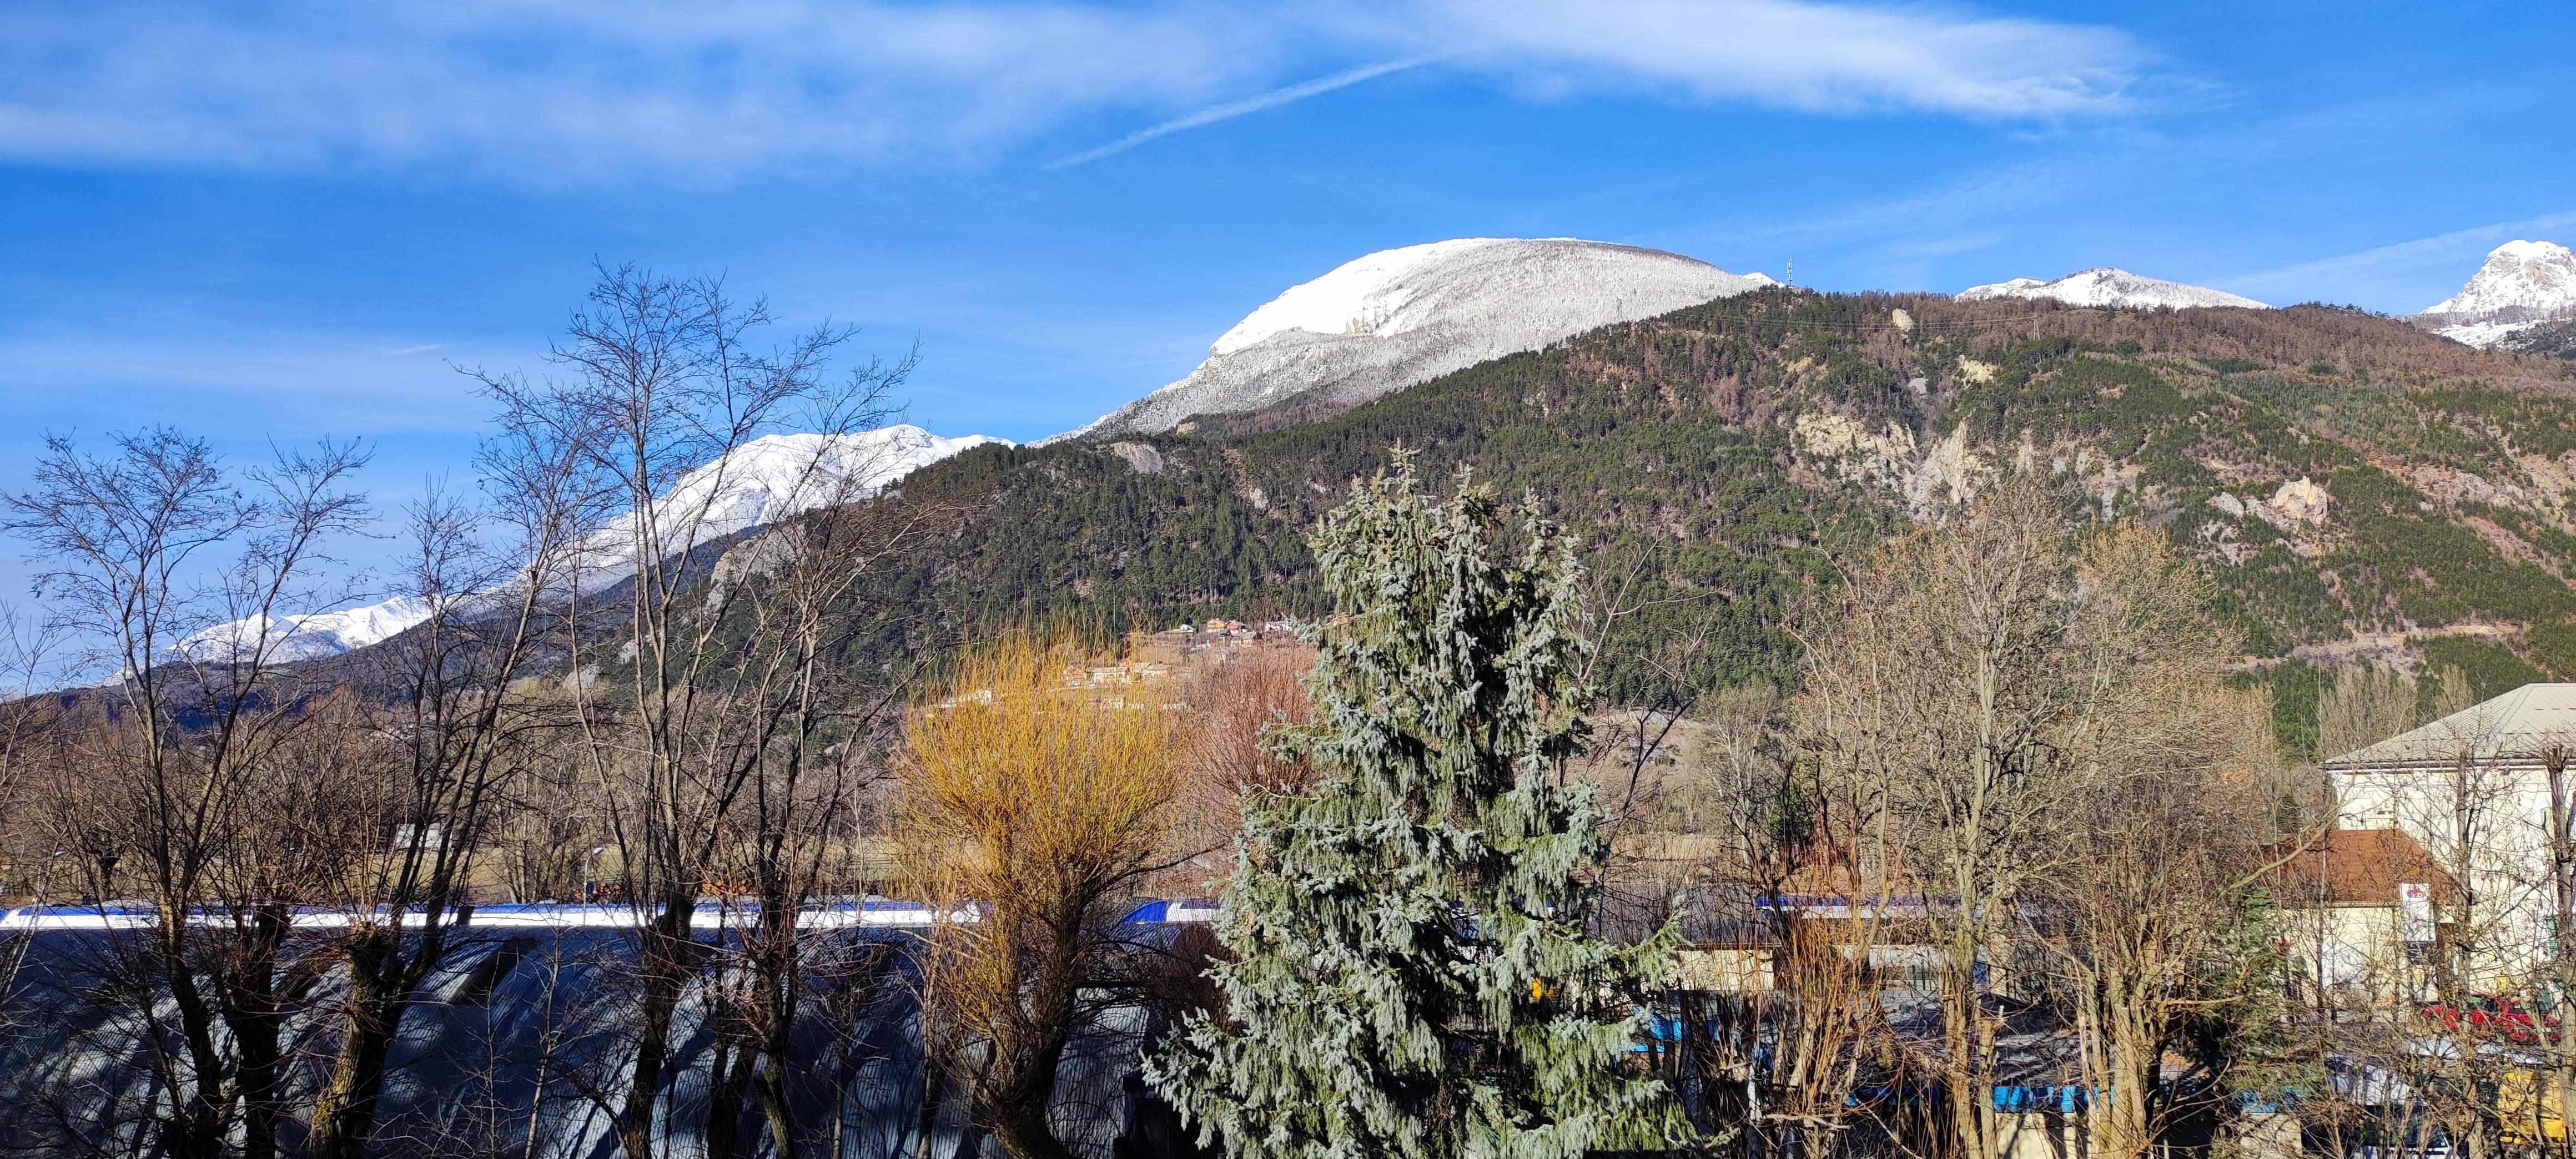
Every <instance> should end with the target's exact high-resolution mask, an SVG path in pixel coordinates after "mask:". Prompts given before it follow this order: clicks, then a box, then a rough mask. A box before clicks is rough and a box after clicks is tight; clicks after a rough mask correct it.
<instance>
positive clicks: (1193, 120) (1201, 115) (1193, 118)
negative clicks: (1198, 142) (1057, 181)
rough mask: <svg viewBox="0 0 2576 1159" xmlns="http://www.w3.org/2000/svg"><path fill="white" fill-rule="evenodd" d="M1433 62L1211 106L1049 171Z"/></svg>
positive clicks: (1393, 64)
mask: <svg viewBox="0 0 2576 1159" xmlns="http://www.w3.org/2000/svg"><path fill="white" fill-rule="evenodd" d="M1429 60H1430V58H1429V57H1420V56H1417V57H1413V58H1410V59H1407V60H1390V61H1386V62H1383V63H1380V64H1364V65H1361V66H1359V67H1358V68H1351V69H1344V70H1342V71H1340V72H1337V73H1334V74H1333V75H1331V76H1326V77H1317V78H1316V79H1314V80H1310V81H1306V82H1304V83H1302V84H1293V85H1289V86H1287V87H1286V88H1277V89H1272V90H1270V91H1269V92H1266V93H1263V94H1261V95H1260V96H1257V97H1250V98H1247V99H1245V100H1240V101H1227V102H1225V103H1224V104H1221V105H1210V106H1208V107H1206V108H1204V109H1200V110H1199V111H1197V112H1195V113H1191V114H1189V115H1188V116H1183V117H1174V118H1172V119H1171V120H1168V121H1165V122H1163V123H1162V124H1159V125H1154V126H1151V127H1148V128H1143V129H1138V130H1136V131H1135V132H1133V133H1129V134H1127V135H1126V136H1124V137H1120V138H1118V139H1117V140H1115V141H1111V142H1110V143H1108V144H1106V145H1102V146H1100V147H1099V148H1097V149H1085V150H1083V151H1082V152H1079V153H1076V154H1073V155H1072V156H1070V157H1062V158H1058V159H1056V160H1054V161H1050V162H1048V163H1047V165H1046V168H1048V169H1065V168H1070V167H1072V166H1075V165H1084V164H1089V163H1090V162H1093V161H1097V160H1100V159H1101V158H1103V157H1108V156H1112V155H1115V154H1119V153H1124V152H1126V151H1128V150H1129V149H1133V148H1135V147H1136V146H1138V145H1142V144H1144V143H1145V142H1147V141H1151V140H1154V139H1155V138H1157V137H1168V136H1171V135H1172V134H1174V133H1177V132H1180V131H1181V130H1183V129H1195V128H1198V127H1199V126H1201V125H1213V124H1215V123H1217V122H1218V121H1224V120H1231V119H1233V118H1235V117H1240V116H1242V115H1244V114H1245V113H1257V112H1260V111H1261V110H1263V109H1275V108H1278V107H1279V106H1281V105H1285V104H1289V103H1292V102H1295V101H1302V100H1305V99H1306V98H1308V97H1313V96H1321V95H1323V94H1325V93H1329V92H1331V91H1333V90H1334V89H1340V88H1348V87H1350V86H1352V85H1355V84H1358V83H1360V82H1361V81H1364V80H1374V79H1376V78H1378V77H1382V76H1385V75H1386V74H1388V73H1391V72H1401V71H1403V70H1405V69H1408V68H1413V67H1415V66H1417V65H1421V64H1425V63H1428V61H1429Z"/></svg>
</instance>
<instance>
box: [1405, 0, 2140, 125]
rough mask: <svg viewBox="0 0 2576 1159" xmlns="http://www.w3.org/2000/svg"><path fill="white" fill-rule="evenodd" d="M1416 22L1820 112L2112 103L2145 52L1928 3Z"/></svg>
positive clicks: (1604, 81)
mask: <svg viewBox="0 0 2576 1159" xmlns="http://www.w3.org/2000/svg"><path fill="white" fill-rule="evenodd" d="M1412 21H1413V22H1414V24H1415V25H1416V26H1417V27H1418V28H1419V29H1421V35H1423V36H1424V37H1425V38H1426V39H1429V40H1431V41H1433V42H1436V43H1441V44H1445V45H1448V46H1450V47H1451V49H1452V50H1453V51H1454V52H1455V53H1456V54H1457V56H1458V57H1459V58H1460V59H1461V60H1462V61H1463V62H1467V63H1470V64H1474V63H1482V64H1485V65H1487V66H1488V67H1491V68H1494V69H1496V70H1498V71H1501V72H1503V73H1506V74H1509V75H1523V76H1530V77H1532V78H1533V79H1535V80H1538V81H1540V82H1542V83H1550V82H1552V83H1556V84H1563V85H1568V86H1584V85H1595V86H1597V85H1610V86H1621V87H1644V88H1649V89H1662V90H1669V91H1672V92H1676V93H1680V94H1683V95H1687V96H1692V97H1699V98H1707V99H1721V100H1744V101H1752V102H1757V103H1761V104H1768V105H1775V106H1782V107H1787V108H1793V109H1803V110H1809V111H1815V112H1837V113H1843V112H1860V111H1867V110H1872V109H1918V110H1929V111H1933V112H1942V113H1957V114H1966V115H1972V116H1980V117H1999V118H2024V117H2061V116H2069V115H2079V114H2089V113H2106V112H2118V111H2122V110H2124V109H2126V108H2127V107H2128V106H2129V104H2130V102H2131V98H2130V97H2129V96H2128V95H2127V89H2128V87H2129V85H2130V84H2131V82H2132V81H2134V80H2135V79H2136V77H2137V75H2138V72H2139V70H2140V69H2141V68H2142V67H2144V65H2145V64H2146V63H2147V56H2148V54H2147V53H2146V52H2145V51H2144V50H2143V49H2142V48H2141V47H2140V46H2139V45H2138V44H2137V43H2136V42H2135V41H2134V40H2133V39H2132V38H2131V37H2129V36H2127V35H2126V34H2124V33H2121V32H2119V31H2117V30H2114V29H2109V28H2103V27H2098V26H2089V25H2078V24H2066V23H2060V22H2056V21H2045V20H2029V19H2021V18H2008V17H1992V16H1982V15H1978V14H1976V13H1974V12H1970V11H1966V10H1963V9H1960V8H1956V7H1942V6H1934V5H1925V4H1904V5H1894V4H1848V3H1819V2H1814V0H1613V2H1608V3H1597V2H1596V3H1584V2H1581V0H1423V2H1421V3H1419V4H1417V5H1415V8H1414V14H1413V16H1412Z"/></svg>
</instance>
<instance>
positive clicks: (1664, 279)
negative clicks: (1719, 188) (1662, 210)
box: [1040, 237, 1776, 443]
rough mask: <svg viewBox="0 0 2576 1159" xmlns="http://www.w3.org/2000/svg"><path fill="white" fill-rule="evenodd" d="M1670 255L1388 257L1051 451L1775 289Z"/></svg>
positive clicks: (1330, 279) (1501, 251) (1441, 253)
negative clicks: (1075, 441)
mask: <svg viewBox="0 0 2576 1159" xmlns="http://www.w3.org/2000/svg"><path fill="white" fill-rule="evenodd" d="M1774 284H1776V283H1774V282H1773V281H1772V280H1771V279H1770V278H1769V277H1767V276H1765V275H1762V274H1731V273H1728V272H1726V271H1725V270H1721V269H1719V268H1717V267H1716V266H1712V265H1710V264H1708V263H1706V262H1703V261H1700V260H1698V259H1696V258H1687V257H1683V256H1682V255H1680V254H1673V253H1665V252H1664V251H1662V250H1651V249H1640V248H1637V247H1635V246H1624V245H1611V244H1609V243H1607V242H1597V241H1579V240H1576V239H1573V238H1539V239H1529V238H1500V237H1471V238H1459V239H1456V240H1453V241H1440V242H1431V243H1429V244H1426V245H1412V246H1405V247H1403V248H1401V249H1391V250H1381V251H1379V252H1377V253H1373V254H1369V255H1367V256H1365V257H1360V258H1356V259H1353V260H1351V261H1348V262H1345V263H1343V264H1342V265H1340V266H1336V267H1334V268H1333V270H1332V271H1330V272H1328V273H1326V274H1324V275H1323V276H1322V277H1319V278H1316V279H1315V280H1313V281H1311V282H1305V283H1302V284H1299V285H1296V286H1291V287H1289V289H1288V291H1287V292H1286V293H1283V294H1281V295H1279V296H1278V297H1276V298H1273V299H1271V300H1270V301H1269V302H1268V303H1266V304H1264V305H1263V306H1262V307H1261V308H1260V309H1257V310H1254V311H1253V312H1252V313H1251V314H1249V315H1246V316H1245V317H1244V319H1243V320H1242V321H1241V322H1237V323H1235V325H1234V327H1233V328H1232V329H1230V330H1227V331H1226V332H1225V333H1224V334H1221V335H1219V336H1217V340H1216V342H1215V343H1214V344H1212V345H1210V346H1209V347H1208V356H1207V360H1206V361H1204V362H1201V363H1199V365H1198V368H1197V369H1195V370H1192V371H1191V372H1190V373H1189V376H1188V377H1186V378H1183V379H1181V380H1180V381H1178V382H1174V383H1172V384H1170V385H1168V386H1165V387H1163V388H1162V389H1161V390H1157V391H1155V392H1153V393H1152V394H1148V395H1146V396H1145V397H1143V398H1140V399H1137V400H1136V401H1134V402H1131V403H1128V404H1127V405H1125V406H1122V407H1120V408H1118V409H1117V410H1115V411H1112V412H1110V413H1108V414H1106V415H1102V416H1101V417H1100V418H1099V419H1097V420H1095V421H1093V422H1092V423H1090V424H1088V425H1085V426H1083V427H1080V428H1078V429H1075V430H1070V431H1066V432H1064V433H1063V434H1060V435H1054V436H1051V437H1049V438H1047V439H1042V440H1040V442H1041V443H1046V442H1055V441H1057V440H1061V439H1107V438H1114V437H1117V436H1120V435H1134V434H1155V433H1159V432H1162V431H1168V430H1171V429H1172V428H1173V427H1174V426H1176V425H1178V424H1179V423H1180V422H1181V421H1182V420H1184V419H1186V418H1188V417H1189V416H1191V415H1200V414H1237V413H1241V412H1245V411H1253V410H1259V409H1261V408H1263V407H1266V406H1269V405H1271V404H1273V403H1277V402H1281V401H1284V400H1286V399H1289V398H1292V397H1296V396H1298V395H1303V394H1306V393H1308V392H1310V391H1320V392H1322V393H1323V396H1324V401H1326V402H1329V403H1333V404H1337V405H1340V406H1350V405H1355V404H1357V403H1361V402H1365V401H1367V400H1369V399H1372V398H1376V397H1378V396H1379V395H1382V394H1386V393H1388V392H1390V391H1396V390H1402V389H1404V388H1405V387H1408V386H1413V385H1415V384H1418V383H1423V382H1428V381H1430V380H1432V379H1434V378H1438V377H1440V376H1441V375H1444V374H1447V373H1449V372H1451V371H1454V370H1464V369H1466V368H1467V367H1470V366H1473V365H1475V364H1477V363H1479V362H1485V361H1489V360H1492V359H1495V358H1500V357H1502V356H1504V355H1506V354H1515V353H1519V352H1520V351H1524V350H1536V349H1538V348H1540V347H1543V346H1546V345H1548V344H1549V343H1551V342H1558V341H1562V340H1564V339H1567V338H1571V337H1573V336H1575V335H1577V334H1581V333H1583V332H1584V331H1587V330H1592V329H1597V328H1599V327H1602V326H1607V325H1610V324H1611V323H1614V322H1629V321H1635V320H1637V319H1641V318H1652V317H1654V316H1656V315H1658V314H1667V313H1670V312H1672V311H1674V310H1678V309H1681V308H1682V307H1684V306H1696V305H1698V304H1700V303H1702V302H1705V301H1708V300H1709V299H1711V298H1723V297H1728V296H1730V295H1734V294H1741V293H1744V292H1745V291H1747V290H1754V289H1759V288H1761V287H1763V286H1768V285H1774Z"/></svg>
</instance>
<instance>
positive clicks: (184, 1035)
mask: <svg viewBox="0 0 2576 1159" xmlns="http://www.w3.org/2000/svg"><path fill="white" fill-rule="evenodd" d="M186 922H187V913H186V911H185V910H182V909H174V908H173V907H170V906H167V905H165V906H163V907H162V908H161V934H160V937H159V938H158V939H157V940H156V941H157V946H158V949H159V951H160V959H161V962H160V965H161V971H162V973H163V974H164V975H166V979H167V982H168V984H169V987H170V1004H171V1005H172V1006H174V1007H176V1008H177V1009H178V1012H179V1036H180V1039H181V1041H182V1042H183V1043H184V1044H185V1045H186V1046H187V1048H188V1066H189V1071H190V1073H189V1075H188V1092H187V1095H186V1098H185V1101H184V1103H183V1105H182V1107H181V1109H180V1111H179V1116H178V1119H179V1121H178V1122H177V1123H176V1124H174V1126H175V1127H176V1131H175V1132H174V1135H173V1138H172V1139H171V1143H172V1146H171V1147H170V1152H171V1153H172V1154H173V1155H177V1156H180V1157H181V1159H214V1157H215V1156H217V1155H219V1154H221V1153H222V1146H223V1143H222V1132H223V1120H224V1104H225V1103H226V1102H227V1101H228V1100H227V1099H226V1098H225V1096H224V1089H223V1088H224V1060H223V1055H222V1054H221V1053H219V1052H218V1051H216V1049H215V1030H214V1019H215V1015H214V1012H213V1011H212V1010H211V1009H209V1008H208V1006H207V1004H206V996H205V992H204V991H203V990H201V989H199V988H198V986H197V975H196V971H195V969H194V968H193V967H192V966H190V964H189V962H188V958H187V947H186V943H185V942H184V940H183V939H184V938H185V937H186V933H185V930H186Z"/></svg>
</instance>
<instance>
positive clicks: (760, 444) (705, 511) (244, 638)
mask: <svg viewBox="0 0 2576 1159" xmlns="http://www.w3.org/2000/svg"><path fill="white" fill-rule="evenodd" d="M988 443H992V444H999V445H1002V446H1009V445H1011V444H1010V443H1009V441H1008V440H1004V439H996V438H993V437H991V436H989V435H966V436H964V437H962V438H954V439H951V438H942V437H940V436H938V435H934V434H931V433H930V432H929V431H926V430H923V429H921V428H920V427H916V426H913V425H911V424H909V423H904V424H898V425H896V426H890V427H880V428H878V429H876V430H871V431H856V432H852V433H849V434H842V435H820V434H784V435H764V436H762V437H760V438H757V439H753V440H751V441H750V442H747V443H744V444H742V445H741V446H738V447H735V448H734V449H733V450H731V451H729V452H727V453H726V454H725V455H724V456H723V457H721V458H719V459H717V460H716V461H714V462H711V463H707V464H705V465H703V466H699V467H696V468H693V469H691V470H690V471H688V472H686V473H684V474H682V475H681V476H680V478H679V480H678V481H677V482H674V483H673V484H672V485H671V488H670V490H668V491H666V492H664V493H663V495H662V497H661V498H659V499H657V500H655V501H654V504H653V522H654V524H655V525H656V526H658V527H660V528H662V529H663V532H662V533H663V534H664V535H665V536H667V537H669V538H670V540H671V542H670V543H669V544H667V545H666V550H669V551H670V552H672V553H673V554H677V553H680V552H685V551H687V550H689V549H690V548H692V547H695V546H697V545H698V544H702V543H708V542H712V541H714V540H719V539H722V538H724V537H726V536H728V535H733V534H736V533H738V532H743V531H748V530H750V529H752V528H754V527H758V526H760V525H762V524H765V523H776V522H778V521H779V520H781V519H786V518H789V517H792V516H795V515H799V514H802V513H804V512H807V511H811V510H813V509H815V508H816V507H820V506H822V505H824V504H827V503H831V502H834V501H836V500H839V499H844V498H863V497H867V496H872V495H875V494H876V493H877V492H879V491H882V490H884V489H885V488H886V487H887V486H888V485H889V484H892V483H894V482H895V481H897V480H899V479H902V478H903V477H904V476H906V475H909V474H911V473H913V472H914V471H917V470H920V469H921V468H923V467H926V466H929V465H930V464H932V463H936V462H938V461H940V460H941V459H945V458H947V457H949V456H950V455H954V454H957V453H958V452H961V451H967V450H972V449H974V448H976V447H980V446H983V445H985V444H988ZM635 518H636V517H635V516H634V515H633V514H632V513H629V514H626V515H621V516H619V517H617V518H616V519H614V520H611V521H610V522H609V523H608V525H607V526H605V527H602V528H600V529H599V530H598V531H596V532H593V533H592V534H591V535H590V536H589V538H588V539H587V540H585V541H584V543H583V546H582V548H581V549H580V565H581V571H582V573H583V580H582V583H583V586H584V587H593V586H596V585H600V584H605V583H614V582H616V581H617V579H618V578H619V577H621V576H622V575H623V574H624V573H626V572H627V571H628V570H629V569H631V568H632V567H633V566H634V538H635ZM522 582H524V581H522ZM490 594H491V593H481V595H485V596H488V595H490ZM462 598H463V599H466V600H475V599H477V598H479V597H478V596H473V595H469V596H465V597H462ZM431 610H432V609H431V607H430V605H429V603H428V602H427V601H425V600H421V599H417V598H414V597H411V596H396V597H394V598H393V599H390V600H386V601H384V602H382V603H376V604H369V605H366V606H364V607H357V608H348V609H345V610H341V611H336V612H308V613H304V614H301V615H292V616H278V617H274V618H272V619H267V620H265V621H263V620H262V618H260V617H257V616H254V617H251V618H249V619H244V620H235V621H232V622H230V623H226V624H218V625H216V626H214V627H212V628H208V629H206V630H204V631H202V632H198V633H196V634H194V635H191V636H189V637H188V638H187V639H185V640H182V641H180V642H179V644H178V646H177V648H176V649H175V650H176V651H178V652H179V653H181V654H183V655H185V656H188V657H190V658H192V659H197V660H220V659H223V658H224V652H225V650H226V649H227V648H232V649H249V648H253V647H256V646H257V645H259V643H260V642H261V637H262V635H263V634H265V636H266V637H267V641H266V642H267V652H268V660H269V661H270V662H271V663H278V664H291V663H295V662H297V661H300V660H313V659H318V658H320V657H324V656H336V655H339V654H340V653H342V652H348V651H352V650H354V649H358V648H364V647H366V646H368V645H370V644H377V643H381V642H383V641H386V640H390V639H392V638H393V637H395V636H398V635H401V634H402V633H404V632H407V631H410V630H411V629H412V628H413V627H414V626H415V625H418V624H419V623H421V622H422V621H424V620H427V619H428V618H429V616H430V612H431ZM263 626H264V627H265V633H263V632H262V630H261V629H262V627H263Z"/></svg>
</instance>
